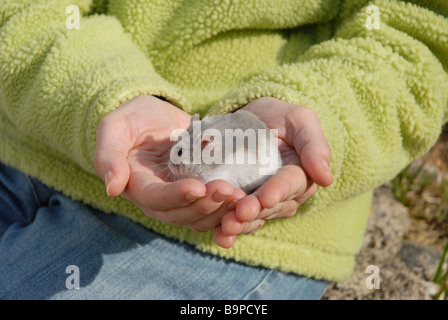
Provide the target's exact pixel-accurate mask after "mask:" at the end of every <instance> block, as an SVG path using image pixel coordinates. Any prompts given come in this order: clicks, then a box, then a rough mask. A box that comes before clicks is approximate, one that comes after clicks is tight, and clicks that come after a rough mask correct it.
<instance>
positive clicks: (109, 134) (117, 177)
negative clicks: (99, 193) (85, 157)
mask: <svg viewBox="0 0 448 320" xmlns="http://www.w3.org/2000/svg"><path fill="white" fill-rule="evenodd" d="M109 119H110V118H107V119H103V120H102V121H101V122H100V124H99V125H98V130H97V136H96V149H95V156H94V168H95V171H96V172H97V174H98V175H99V176H100V178H102V179H103V181H104V182H105V185H106V192H107V194H108V195H110V196H118V195H120V194H121V193H122V192H123V190H124V189H125V187H126V185H127V183H128V181H129V175H130V169H129V164H128V161H127V156H128V150H129V144H128V141H126V140H125V138H122V137H125V136H126V135H124V136H118V135H116V134H115V132H117V129H116V127H117V126H118V127H120V123H119V122H117V123H113V122H112V121H109Z"/></svg>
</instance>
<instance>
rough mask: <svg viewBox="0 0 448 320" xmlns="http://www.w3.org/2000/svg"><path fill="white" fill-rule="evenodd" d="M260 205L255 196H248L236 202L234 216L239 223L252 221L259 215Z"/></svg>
mask: <svg viewBox="0 0 448 320" xmlns="http://www.w3.org/2000/svg"><path fill="white" fill-rule="evenodd" d="M260 210H261V205H260V201H259V200H258V198H257V196H256V195H255V194H250V195H248V196H247V197H245V198H244V199H241V200H240V201H239V202H238V205H237V207H236V216H237V217H238V219H239V220H241V221H252V220H253V219H255V218H256V217H257V216H258V214H259V213H260Z"/></svg>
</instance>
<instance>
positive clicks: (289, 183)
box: [255, 165, 312, 209]
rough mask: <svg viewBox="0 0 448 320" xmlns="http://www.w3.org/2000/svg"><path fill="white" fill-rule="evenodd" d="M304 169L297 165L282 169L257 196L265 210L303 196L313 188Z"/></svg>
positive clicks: (257, 192) (267, 182)
mask: <svg viewBox="0 0 448 320" xmlns="http://www.w3.org/2000/svg"><path fill="white" fill-rule="evenodd" d="M311 184H312V182H311V181H310V180H309V179H308V177H307V175H306V174H305V172H304V171H303V169H302V168H301V167H299V166H296V165H286V166H284V167H282V168H280V169H279V170H278V171H277V173H276V174H274V175H273V176H272V177H271V178H270V179H269V180H268V181H266V182H265V183H264V184H263V185H262V186H261V187H260V189H258V190H257V191H256V192H255V194H256V195H257V197H258V199H259V201H260V204H261V206H262V207H263V208H268V209H269V208H273V207H275V206H276V205H277V204H279V203H280V202H282V201H285V200H288V199H291V198H293V197H296V196H298V195H302V194H303V193H305V192H306V190H307V189H308V188H309V187H310V186H311Z"/></svg>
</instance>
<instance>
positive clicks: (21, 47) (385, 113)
mask: <svg viewBox="0 0 448 320" xmlns="http://www.w3.org/2000/svg"><path fill="white" fill-rule="evenodd" d="M71 5H75V6H76V8H79V12H80V19H79V25H78V26H79V28H77V20H76V18H77V17H76V10H75V11H73V10H72V9H73V8H74V7H69V6H71ZM371 5H374V6H375V7H372V6H371ZM76 8H75V9H76ZM141 94H150V95H157V96H162V97H165V98H166V99H167V100H168V101H170V102H171V103H173V104H174V105H176V106H178V107H179V108H182V109H183V110H185V111H187V112H189V113H194V112H199V113H201V114H202V115H204V114H212V115H216V114H223V113H227V112H230V111H232V110H235V109H236V108H239V107H241V106H243V105H245V104H246V103H248V102H249V101H251V100H254V99H256V98H259V97H263V96H271V97H275V98H278V99H281V100H284V101H286V102H289V103H294V104H299V105H305V106H308V107H309V108H312V109H313V110H314V111H315V112H316V113H317V115H318V116H319V118H320V120H321V123H322V127H323V130H324V133H325V135H326V138H327V140H328V142H329V144H330V146H331V149H332V162H331V169H332V172H333V174H334V183H333V184H332V186H330V187H328V188H322V189H319V190H318V192H317V193H316V194H315V195H314V196H313V197H312V198H311V199H310V200H309V201H307V202H306V203H305V204H304V205H302V206H301V207H300V208H299V209H298V212H297V214H296V215H295V216H294V217H292V218H289V219H279V220H273V221H268V222H267V223H266V225H265V226H264V227H263V228H262V229H261V230H259V231H257V232H255V233H254V234H251V235H243V236H240V237H239V238H238V239H237V241H236V243H235V246H234V247H233V248H232V249H229V250H225V249H221V248H219V247H218V246H216V245H215V244H214V242H213V237H212V234H211V232H208V233H196V232H194V231H192V230H191V229H189V228H188V227H177V226H172V225H167V224H164V223H161V222H159V221H156V220H155V219H151V218H148V217H146V216H145V215H144V214H143V213H142V212H141V211H140V210H139V209H138V208H137V207H135V206H134V205H133V204H132V203H130V202H128V201H127V200H125V199H123V198H121V197H117V198H110V197H108V196H107V195H106V192H105V187H104V184H103V182H102V181H101V179H100V178H99V177H98V176H97V175H96V174H95V171H94V168H93V157H94V151H95V133H96V128H97V124H98V122H99V121H100V119H101V118H102V117H104V116H105V115H106V114H108V113H109V112H111V111H113V110H114V109H116V108H117V107H118V106H119V105H120V104H121V103H122V102H124V101H126V100H129V99H132V98H134V97H136V96H138V95H141ZM447 119H448V1H446V0H433V1H430V0H412V1H399V0H375V1H366V0H347V1H337V0H303V1H298V0H232V1H231V0H221V1H219V0H217V1H212V0H148V1H139V0H109V1H107V0H34V1H32V0H21V1H12V0H0V136H1V144H0V161H2V162H4V163H6V164H8V165H11V166H13V167H16V168H18V169H20V170H21V171H23V172H25V173H26V174H29V175H31V176H34V177H37V178H38V179H40V180H41V181H43V182H44V183H46V184H47V185H49V186H52V187H54V188H56V189H57V190H60V191H62V192H63V193H64V194H66V195H68V196H70V197H72V198H73V199H76V200H79V201H82V202H83V203H86V204H89V205H91V206H94V207H96V208H99V209H102V210H104V211H106V212H115V213H117V214H120V215H124V216H126V217H128V218H130V219H132V220H134V221H136V222H138V223H141V224H143V225H145V226H146V227H148V228H150V229H153V230H155V231H157V232H160V233H163V234H165V235H167V236H169V237H173V238H176V239H179V240H181V241H187V242H189V243H191V244H193V245H194V246H196V247H197V248H198V249H200V250H203V251H206V252H210V253H212V254H217V255H219V256H222V257H226V258H231V259H234V260H237V261H241V262H244V263H247V264H250V265H263V266H266V267H268V268H276V269H280V270H282V271H286V272H293V273H297V274H302V275H306V276H310V277H315V278H322V279H327V280H334V281H339V280H343V279H345V278H347V277H348V276H349V275H350V274H351V272H352V270H353V267H354V261H355V255H356V254H357V253H358V251H359V250H360V248H361V245H362V242H363V237H364V233H365V228H366V223H367V219H368V215H369V212H370V206H371V197H372V191H373V189H374V188H375V187H378V186H380V185H381V184H383V183H384V182H386V181H388V180H390V179H391V178H393V177H394V176H395V175H396V174H397V173H398V172H399V171H400V170H401V169H403V168H404V167H405V166H406V165H407V164H408V163H410V162H411V161H412V160H413V159H415V158H417V157H419V156H421V155H422V154H424V153H425V152H427V151H428V150H429V149H430V147H431V146H432V145H433V144H434V143H435V141H436V140H437V137H438V135H439V133H440V129H441V127H442V125H443V123H444V122H446V121H447ZM180 263H181V262H180Z"/></svg>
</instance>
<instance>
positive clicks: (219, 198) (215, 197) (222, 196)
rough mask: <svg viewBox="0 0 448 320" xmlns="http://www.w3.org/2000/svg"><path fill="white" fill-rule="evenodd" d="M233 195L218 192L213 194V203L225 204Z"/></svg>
mask: <svg viewBox="0 0 448 320" xmlns="http://www.w3.org/2000/svg"><path fill="white" fill-rule="evenodd" d="M232 194H233V193H225V192H221V191H216V192H215V193H214V194H213V197H212V199H213V201H215V202H223V201H224V200H226V199H227V198H228V197H229V196H231V195H232Z"/></svg>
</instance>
